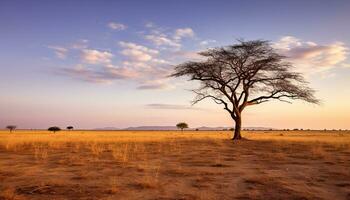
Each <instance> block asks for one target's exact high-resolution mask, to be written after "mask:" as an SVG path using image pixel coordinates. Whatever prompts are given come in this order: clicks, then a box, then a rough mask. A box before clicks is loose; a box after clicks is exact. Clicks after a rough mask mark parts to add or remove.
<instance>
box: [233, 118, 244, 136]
mask: <svg viewBox="0 0 350 200" xmlns="http://www.w3.org/2000/svg"><path fill="white" fill-rule="evenodd" d="M235 123H236V125H235V130H234V134H233V138H232V140H240V139H242V136H241V129H242V119H241V117H237V118H236V120H235Z"/></svg>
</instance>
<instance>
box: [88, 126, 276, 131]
mask: <svg viewBox="0 0 350 200" xmlns="http://www.w3.org/2000/svg"><path fill="white" fill-rule="evenodd" d="M230 128H231V127H224V126H218V127H207V126H201V127H197V128H188V129H186V130H196V129H198V130H200V131H216V130H224V129H227V130H229V129H230ZM243 129H244V130H271V129H272V130H275V129H274V128H269V127H243ZM94 130H129V131H172V130H178V129H177V128H176V126H135V127H128V128H124V129H119V128H116V127H104V128H96V129H94Z"/></svg>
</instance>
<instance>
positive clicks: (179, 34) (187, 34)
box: [174, 28, 194, 40]
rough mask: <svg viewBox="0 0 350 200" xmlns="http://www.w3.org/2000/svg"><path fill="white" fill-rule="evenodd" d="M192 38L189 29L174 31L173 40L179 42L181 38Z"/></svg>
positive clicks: (191, 32) (192, 34)
mask: <svg viewBox="0 0 350 200" xmlns="http://www.w3.org/2000/svg"><path fill="white" fill-rule="evenodd" d="M186 37H188V38H191V37H194V31H193V30H192V29H191V28H179V29H176V30H175V34H174V39H175V40H181V39H182V38H186Z"/></svg>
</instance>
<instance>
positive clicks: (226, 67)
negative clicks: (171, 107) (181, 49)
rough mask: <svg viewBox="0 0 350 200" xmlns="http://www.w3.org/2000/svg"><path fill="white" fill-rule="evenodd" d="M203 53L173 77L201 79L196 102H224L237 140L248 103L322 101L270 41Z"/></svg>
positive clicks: (177, 70) (241, 42) (246, 42)
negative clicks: (297, 100) (233, 122)
mask: <svg viewBox="0 0 350 200" xmlns="http://www.w3.org/2000/svg"><path fill="white" fill-rule="evenodd" d="M199 55H201V56H203V58H204V59H203V60H200V61H189V62H185V63H182V64H179V65H177V66H176V67H175V71H174V73H173V74H172V75H171V76H172V77H182V76H187V77H190V80H191V81H199V82H200V84H201V85H200V87H199V88H198V89H195V90H193V92H194V93H195V94H196V95H197V96H196V98H195V99H194V100H193V104H196V103H198V102H200V101H202V100H204V99H207V98H208V99H212V100H213V101H214V102H215V103H217V104H221V105H223V107H224V110H226V111H227V112H228V113H229V114H230V116H231V118H232V119H233V120H234V121H235V131H234V135H233V138H232V139H233V140H236V139H241V128H242V111H243V110H244V109H245V108H246V107H248V106H252V105H257V104H261V103H265V102H268V101H271V100H280V101H284V102H289V101H288V99H291V100H296V99H299V100H303V101H306V102H309V103H316V104H317V103H319V100H318V99H316V98H315V97H314V90H312V89H311V88H309V87H308V86H307V82H306V81H305V79H304V78H303V76H302V75H301V74H300V73H297V72H293V71H292V70H291V69H293V66H292V64H291V63H289V62H286V61H285V57H284V56H282V55H280V54H278V53H277V51H276V50H275V49H273V48H272V46H271V45H270V43H269V42H268V41H263V40H253V41H238V43H237V44H233V45H231V46H226V47H220V48H211V49H208V50H206V51H204V52H201V53H199Z"/></svg>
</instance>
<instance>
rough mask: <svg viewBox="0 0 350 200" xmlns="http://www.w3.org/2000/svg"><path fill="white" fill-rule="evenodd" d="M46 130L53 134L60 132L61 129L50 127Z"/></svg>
mask: <svg viewBox="0 0 350 200" xmlns="http://www.w3.org/2000/svg"><path fill="white" fill-rule="evenodd" d="M47 130H48V131H52V132H53V133H56V131H60V130H61V128H60V127H58V126H52V127H50V128H48V129H47Z"/></svg>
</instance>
